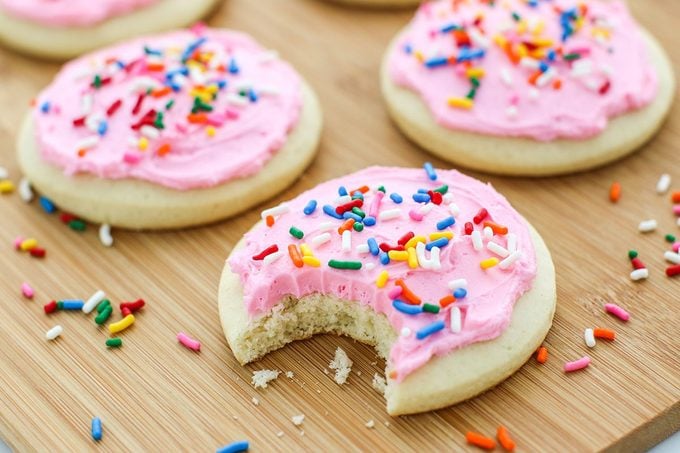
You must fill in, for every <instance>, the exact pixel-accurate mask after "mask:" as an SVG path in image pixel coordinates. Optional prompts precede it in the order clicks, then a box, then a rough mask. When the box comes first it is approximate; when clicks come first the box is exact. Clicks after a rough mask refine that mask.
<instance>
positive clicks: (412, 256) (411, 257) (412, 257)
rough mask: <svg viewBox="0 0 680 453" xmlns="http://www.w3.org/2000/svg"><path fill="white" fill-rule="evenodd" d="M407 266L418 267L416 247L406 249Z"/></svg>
mask: <svg viewBox="0 0 680 453" xmlns="http://www.w3.org/2000/svg"><path fill="white" fill-rule="evenodd" d="M407 251H408V267H410V268H411V269H417V268H418V255H416V249H415V248H413V247H411V248H409V249H408V250H407Z"/></svg>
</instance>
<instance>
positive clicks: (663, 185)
mask: <svg viewBox="0 0 680 453" xmlns="http://www.w3.org/2000/svg"><path fill="white" fill-rule="evenodd" d="M670 187H671V175H669V174H668V173H664V174H662V175H661V177H660V178H659V182H657V183H656V193H658V194H659V195H662V194H664V193H666V192H668V189H669V188H670Z"/></svg>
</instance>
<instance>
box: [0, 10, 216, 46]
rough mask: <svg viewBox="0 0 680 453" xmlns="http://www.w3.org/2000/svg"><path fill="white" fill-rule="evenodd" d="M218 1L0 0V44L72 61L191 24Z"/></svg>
mask: <svg viewBox="0 0 680 453" xmlns="http://www.w3.org/2000/svg"><path fill="white" fill-rule="evenodd" d="M218 1H219V0H191V1H186V0H0V42H4V43H5V44H7V45H8V46H9V47H13V48H15V49H17V50H20V51H22V52H26V53H29V54H33V55H39V56H43V57H48V58H59V59H66V58H72V57H75V56H77V55H80V54H81V53H84V52H86V51H89V50H93V49H96V48H98V47H102V46H105V45H108V44H111V43H113V42H116V41H119V40H122V39H127V38H131V37H133V36H137V35H141V34H146V33H153V32H159V31H165V30H171V29H174V28H178V27H185V26H187V25H191V24H193V23H194V22H196V21H197V20H199V19H200V18H201V17H203V16H205V15H206V14H207V13H208V12H209V11H210V10H211V9H212V8H213V7H214V6H215V5H216V4H217V3H218Z"/></svg>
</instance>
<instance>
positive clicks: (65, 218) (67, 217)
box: [59, 212, 76, 223]
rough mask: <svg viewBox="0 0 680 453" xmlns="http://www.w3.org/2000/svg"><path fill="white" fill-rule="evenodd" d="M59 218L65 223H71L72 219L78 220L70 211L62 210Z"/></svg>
mask: <svg viewBox="0 0 680 453" xmlns="http://www.w3.org/2000/svg"><path fill="white" fill-rule="evenodd" d="M59 220H61V221H62V222H64V223H69V222H70V221H71V220H76V216H74V215H73V214H69V213H68V212H62V213H61V214H59Z"/></svg>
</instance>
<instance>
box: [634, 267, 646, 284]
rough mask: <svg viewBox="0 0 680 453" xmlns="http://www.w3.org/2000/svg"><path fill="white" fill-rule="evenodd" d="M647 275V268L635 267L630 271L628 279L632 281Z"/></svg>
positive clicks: (644, 277) (642, 278)
mask: <svg viewBox="0 0 680 453" xmlns="http://www.w3.org/2000/svg"><path fill="white" fill-rule="evenodd" d="M648 277H649V270H647V269H646V268H642V269H635V270H634V271H633V272H631V273H630V279H631V280H633V281H638V280H644V279H646V278H648Z"/></svg>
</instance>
